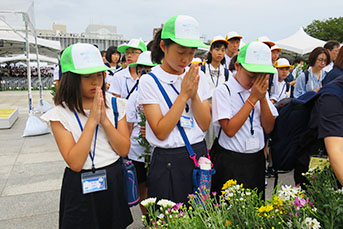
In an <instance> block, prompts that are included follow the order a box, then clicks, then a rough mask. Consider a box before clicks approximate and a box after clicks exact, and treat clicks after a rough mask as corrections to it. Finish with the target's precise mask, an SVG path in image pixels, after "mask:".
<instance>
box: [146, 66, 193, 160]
mask: <svg viewBox="0 0 343 229" xmlns="http://www.w3.org/2000/svg"><path fill="white" fill-rule="evenodd" d="M148 75H150V76H151V77H152V78H153V79H154V80H155V83H156V84H157V86H158V89H160V91H161V93H162V95H163V98H164V100H165V101H166V103H167V105H168V107H169V109H170V108H171V107H172V105H173V103H172V102H171V101H170V98H169V96H168V94H167V92H166V91H165V90H164V88H163V86H162V84H161V83H160V81H159V80H158V79H157V77H156V76H155V75H154V74H153V73H152V72H149V73H148ZM177 128H178V129H179V131H180V134H181V136H182V139H183V141H184V142H185V145H186V148H187V151H188V154H189V157H190V158H191V159H192V160H193V161H194V164H195V166H196V167H199V163H198V161H197V159H196V154H195V153H194V151H193V149H192V146H191V144H190V142H189V140H188V137H187V135H186V132H185V130H184V129H183V127H182V126H181V124H180V121H178V122H177Z"/></svg>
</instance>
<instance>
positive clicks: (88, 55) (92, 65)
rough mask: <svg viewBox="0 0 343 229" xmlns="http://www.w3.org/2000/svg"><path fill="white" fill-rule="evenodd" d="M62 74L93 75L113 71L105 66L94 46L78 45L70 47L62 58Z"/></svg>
mask: <svg viewBox="0 0 343 229" xmlns="http://www.w3.org/2000/svg"><path fill="white" fill-rule="evenodd" d="M61 70H62V73H66V72H73V73H76V74H82V75H84V74H92V73H96V72H103V71H107V70H111V68H108V67H106V66H105V65H104V62H103V60H102V57H101V54H100V51H99V49H98V48H96V47H95V46H94V45H92V44H85V43H77V44H73V45H70V46H68V47H67V48H66V49H65V50H64V51H63V53H62V56H61Z"/></svg>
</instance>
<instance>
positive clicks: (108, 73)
mask: <svg viewBox="0 0 343 229" xmlns="http://www.w3.org/2000/svg"><path fill="white" fill-rule="evenodd" d="M106 67H107V66H106ZM111 68H112V70H108V71H106V78H105V83H109V84H111V82H112V80H113V77H114V75H115V74H116V72H117V68H116V67H111ZM111 73H112V75H111Z"/></svg>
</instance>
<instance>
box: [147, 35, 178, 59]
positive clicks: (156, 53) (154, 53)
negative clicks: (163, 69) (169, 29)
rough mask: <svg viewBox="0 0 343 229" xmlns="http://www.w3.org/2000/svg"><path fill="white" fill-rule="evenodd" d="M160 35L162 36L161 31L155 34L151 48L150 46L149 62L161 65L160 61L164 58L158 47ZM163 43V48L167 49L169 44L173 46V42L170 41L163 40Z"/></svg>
mask: <svg viewBox="0 0 343 229" xmlns="http://www.w3.org/2000/svg"><path fill="white" fill-rule="evenodd" d="M161 34H162V29H160V30H158V31H157V33H156V34H155V37H154V40H153V43H152V46H151V61H152V62H153V63H157V64H161V63H162V59H163V57H164V52H163V51H162V49H161V47H160V43H161V40H162V39H161ZM163 41H164V46H165V47H168V46H170V45H171V44H174V41H172V40H170V39H163Z"/></svg>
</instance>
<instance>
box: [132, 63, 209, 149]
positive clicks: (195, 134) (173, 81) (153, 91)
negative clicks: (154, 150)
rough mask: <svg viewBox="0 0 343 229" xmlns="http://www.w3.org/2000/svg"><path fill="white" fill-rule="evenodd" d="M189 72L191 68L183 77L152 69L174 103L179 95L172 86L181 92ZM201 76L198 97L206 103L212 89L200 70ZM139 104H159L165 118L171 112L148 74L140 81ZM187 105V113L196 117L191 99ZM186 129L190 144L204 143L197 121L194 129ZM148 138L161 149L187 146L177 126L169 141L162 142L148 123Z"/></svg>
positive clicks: (157, 67)
mask: <svg viewBox="0 0 343 229" xmlns="http://www.w3.org/2000/svg"><path fill="white" fill-rule="evenodd" d="M188 70H189V68H186V71H185V73H183V74H181V75H174V74H170V73H167V72H165V71H164V70H163V69H162V68H161V67H160V66H159V65H158V66H156V67H154V68H152V73H153V74H154V75H155V76H156V77H157V79H158V80H159V81H160V83H161V85H162V86H163V88H164V90H165V91H166V93H167V94H168V96H169V98H170V100H171V102H172V103H173V102H174V101H175V100H176V98H177V96H178V94H177V93H176V92H175V91H174V89H173V88H172V86H171V85H173V86H174V87H175V88H176V90H178V92H180V91H181V82H182V79H183V77H184V75H185V74H186V72H187V71H188ZM199 75H200V80H199V86H198V95H199V97H200V100H201V101H204V100H207V99H209V98H210V97H211V95H210V87H209V84H208V82H207V80H206V78H205V75H204V73H203V72H202V71H200V69H199ZM138 103H139V104H142V105H143V104H159V106H160V109H161V112H162V115H163V116H165V115H166V114H167V112H168V111H169V107H168V105H167V103H166V102H165V100H164V98H163V96H162V93H161V91H160V90H159V88H158V86H157V84H156V82H155V81H154V79H153V78H152V77H151V76H150V75H148V74H146V75H143V76H142V77H141V79H140V83H139V89H138ZM187 104H188V106H189V108H190V109H189V111H188V112H187V115H188V116H190V117H194V116H193V111H192V103H191V99H189V100H188V101H187ZM184 129H185V132H186V135H187V137H188V139H189V142H190V143H191V144H195V143H199V142H201V141H203V139H204V136H205V133H204V132H203V131H202V130H201V129H200V127H199V126H198V124H197V123H196V121H195V120H194V127H193V128H184ZM146 138H147V140H148V141H149V143H150V144H151V145H153V146H157V147H160V148H176V147H182V146H185V143H184V141H183V139H182V137H181V134H180V132H179V130H178V128H177V127H176V126H175V127H174V129H173V130H172V132H171V133H170V134H169V136H168V137H167V139H165V140H163V141H161V140H159V139H158V138H157V137H156V136H155V135H154V133H153V131H152V129H151V127H150V126H149V123H148V122H147V123H146Z"/></svg>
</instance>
